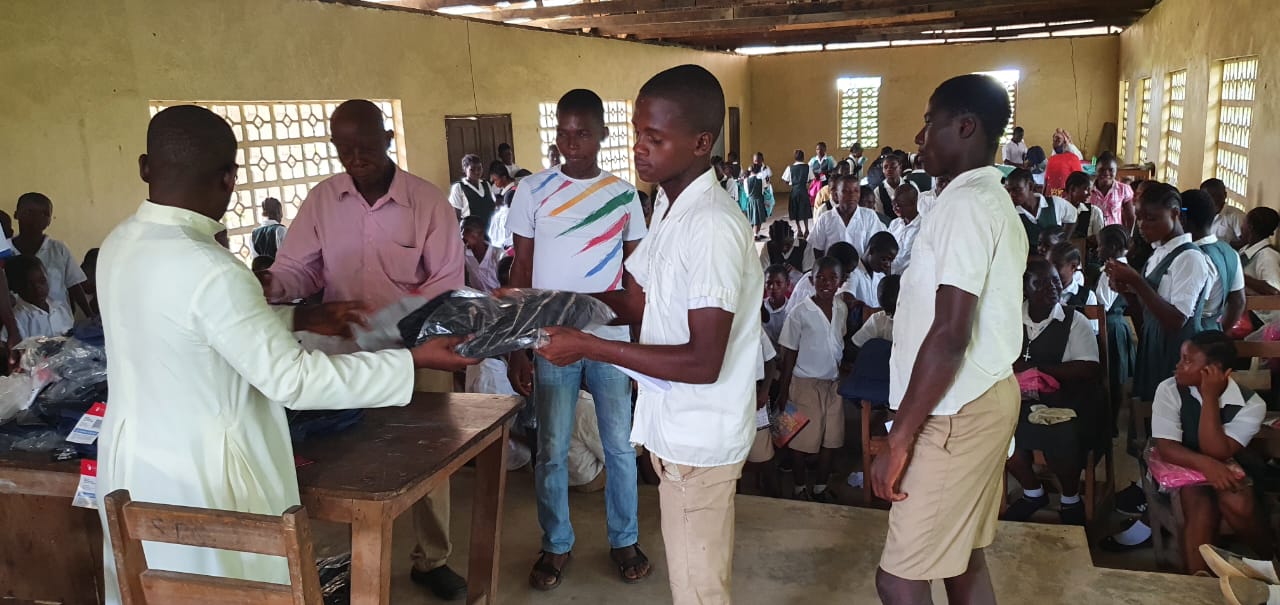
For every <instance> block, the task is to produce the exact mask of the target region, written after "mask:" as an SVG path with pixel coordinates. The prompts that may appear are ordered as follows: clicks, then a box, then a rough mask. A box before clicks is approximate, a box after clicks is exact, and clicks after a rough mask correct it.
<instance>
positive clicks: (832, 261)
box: [813, 256, 844, 280]
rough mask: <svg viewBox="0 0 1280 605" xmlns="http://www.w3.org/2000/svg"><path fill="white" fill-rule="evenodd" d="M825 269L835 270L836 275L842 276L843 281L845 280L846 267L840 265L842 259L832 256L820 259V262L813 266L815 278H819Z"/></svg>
mask: <svg viewBox="0 0 1280 605" xmlns="http://www.w3.org/2000/svg"><path fill="white" fill-rule="evenodd" d="M823 269H835V271H836V275H838V276H840V279H841V280H843V279H844V265H842V264H841V263H840V259H836V258H832V257H830V256H824V257H822V258H820V259H818V262H816V263H814V264H813V276H814V277H817V276H818V273H819V272H820V271H822V270H823Z"/></svg>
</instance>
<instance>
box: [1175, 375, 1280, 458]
mask: <svg viewBox="0 0 1280 605" xmlns="http://www.w3.org/2000/svg"><path fill="white" fill-rule="evenodd" d="M1190 389H1191V397H1193V398H1194V399H1195V400H1196V401H1198V402H1200V404H1201V405H1204V399H1203V398H1202V397H1200V389H1199V388H1198V387H1190ZM1218 405H1219V406H1221V407H1224V408H1225V407H1227V406H1229V405H1238V406H1242V408H1241V410H1240V411H1239V412H1236V415H1235V417H1234V418H1232V419H1231V422H1228V423H1226V424H1224V425H1222V431H1223V432H1224V433H1226V434H1227V436H1228V437H1230V438H1232V439H1234V440H1235V442H1236V443H1239V444H1240V445H1249V441H1251V440H1253V436H1254V435H1256V434H1258V429H1259V428H1261V427H1262V420H1263V418H1264V417H1265V416H1266V415H1267V404H1266V403H1265V402H1263V401H1262V398H1261V397H1259V396H1258V395H1257V394H1256V393H1255V394H1254V395H1253V396H1252V397H1250V398H1249V399H1248V400H1246V399H1245V398H1244V393H1243V392H1242V391H1241V390H1240V385H1238V384H1236V381H1235V380H1233V379H1230V378H1228V379H1227V390H1226V391H1223V393H1222V396H1221V397H1219V398H1218ZM1151 436H1152V437H1155V438H1156V439H1168V440H1170V441H1179V442H1180V441H1182V395H1181V394H1179V393H1178V383H1177V380H1176V379H1174V378H1169V379H1166V380H1165V381H1164V382H1162V383H1160V386H1158V387H1156V396H1155V398H1154V399H1153V400H1152V403H1151Z"/></svg>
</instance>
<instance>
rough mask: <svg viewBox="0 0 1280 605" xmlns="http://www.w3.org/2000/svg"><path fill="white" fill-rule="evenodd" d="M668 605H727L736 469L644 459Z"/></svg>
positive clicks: (736, 466)
mask: <svg viewBox="0 0 1280 605" xmlns="http://www.w3.org/2000/svg"><path fill="white" fill-rule="evenodd" d="M649 456H650V458H651V459H652V460H653V468H654V470H656V471H657V472H658V475H659V476H660V477H662V483H661V484H660V485H659V486H658V498H659V502H660V510H661V512H662V540H663V541H664V542H665V543H666V546H667V573H668V576H669V577H670V582H671V599H672V603H673V605H722V604H724V605H727V604H728V603H729V602H730V597H729V587H730V583H731V580H732V572H733V497H734V493H735V492H736V490H737V482H738V478H740V477H741V476H742V463H741V462H739V463H737V464H728V465H725V466H712V467H694V466H684V465H682V464H672V463H670V462H667V461H665V460H663V459H661V458H659V457H658V456H657V455H656V454H653V453H650V454H649Z"/></svg>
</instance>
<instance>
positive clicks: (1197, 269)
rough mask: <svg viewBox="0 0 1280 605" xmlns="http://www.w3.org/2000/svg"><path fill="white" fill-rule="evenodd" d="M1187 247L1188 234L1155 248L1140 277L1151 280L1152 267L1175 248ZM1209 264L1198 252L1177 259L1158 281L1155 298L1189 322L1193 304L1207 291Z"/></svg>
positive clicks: (1193, 307) (1189, 240)
mask: <svg viewBox="0 0 1280 605" xmlns="http://www.w3.org/2000/svg"><path fill="white" fill-rule="evenodd" d="M1189 243H1191V234H1190V233H1183V234H1182V235H1179V236H1177V237H1175V238H1173V239H1170V240H1169V241H1167V242H1165V243H1163V244H1161V245H1159V246H1156V249H1155V250H1154V251H1153V252H1152V253H1151V258H1149V259H1147V266H1146V267H1144V268H1143V270H1142V274H1143V275H1146V276H1148V277H1149V276H1151V274H1152V273H1155V270H1156V266H1157V265H1159V264H1160V261H1162V260H1164V258H1165V257H1166V256H1168V255H1169V253H1171V252H1173V251H1174V250H1176V249H1177V248H1178V246H1181V245H1183V244H1189ZM1211 264H1213V263H1210V262H1209V258H1208V257H1206V256H1205V255H1204V253H1203V252H1200V249H1199V248H1197V249H1195V250H1191V251H1190V252H1186V253H1183V254H1180V255H1178V257H1177V258H1175V259H1174V260H1173V264H1171V265H1170V266H1169V271H1168V272H1166V273H1165V275H1164V279H1162V280H1160V288H1159V289H1158V291H1157V294H1159V295H1160V298H1163V299H1165V300H1166V301H1168V302H1169V304H1171V305H1173V306H1174V307H1175V308H1176V309H1178V312H1179V313H1182V316H1183V317H1185V318H1190V317H1191V314H1192V313H1195V310H1196V303H1198V302H1200V300H1201V299H1202V298H1203V297H1204V296H1205V292H1207V291H1208V286H1209V265H1211Z"/></svg>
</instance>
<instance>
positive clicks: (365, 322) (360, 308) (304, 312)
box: [293, 302, 369, 338]
mask: <svg viewBox="0 0 1280 605" xmlns="http://www.w3.org/2000/svg"><path fill="white" fill-rule="evenodd" d="M366 311H367V307H365V304H364V303H362V302H330V303H321V304H318V305H302V306H299V307H297V308H296V309H295V310H294V312H293V329H294V331H296V332H314V333H316V334H320V335H322V336H341V337H342V338H351V335H352V326H353V325H355V326H360V327H368V326H369V318H368V316H367V315H366Z"/></svg>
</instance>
